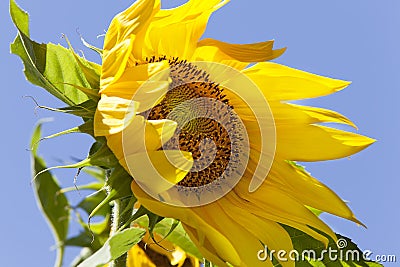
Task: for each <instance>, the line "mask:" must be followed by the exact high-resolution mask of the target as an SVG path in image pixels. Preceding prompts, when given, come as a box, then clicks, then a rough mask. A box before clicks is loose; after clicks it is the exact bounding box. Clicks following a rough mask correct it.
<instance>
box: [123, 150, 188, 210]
mask: <svg viewBox="0 0 400 267" xmlns="http://www.w3.org/2000/svg"><path fill="white" fill-rule="evenodd" d="M125 160H126V162H127V166H128V168H129V172H130V174H131V175H132V177H133V178H134V179H135V180H136V182H138V183H140V185H141V186H142V187H143V188H145V190H146V192H149V193H150V194H152V195H158V194H161V193H163V192H164V191H166V190H168V189H169V188H171V187H172V186H174V185H175V184H177V183H178V182H180V181H181V180H182V179H183V178H184V177H185V176H186V175H187V173H188V172H189V171H190V169H191V168H192V166H193V158H192V154H191V153H189V152H185V151H180V150H160V151H148V152H143V153H136V154H131V155H128V156H126V157H125ZM143 204H144V203H143Z"/></svg>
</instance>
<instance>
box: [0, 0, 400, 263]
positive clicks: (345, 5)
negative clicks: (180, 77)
mask: <svg viewBox="0 0 400 267" xmlns="http://www.w3.org/2000/svg"><path fill="white" fill-rule="evenodd" d="M182 2H184V1H164V3H163V5H164V6H165V7H171V6H174V5H177V4H180V3H182ZM18 3H19V5H20V6H22V7H23V8H24V9H25V10H27V11H28V12H29V14H30V17H31V37H32V38H33V39H34V40H36V41H39V42H53V43H61V44H63V45H65V41H64V40H63V39H61V38H60V36H61V33H65V34H66V35H67V36H68V37H69V39H70V40H71V41H72V43H73V45H74V47H75V48H76V50H80V49H82V50H83V51H84V53H85V56H86V57H87V58H89V59H91V60H94V61H97V62H99V57H97V56H96V55H95V54H94V53H93V52H91V51H89V50H87V49H85V48H84V47H83V46H82V45H81V43H80V41H79V36H78V34H77V31H79V32H80V33H81V34H82V35H83V36H84V37H85V38H86V40H87V41H89V42H91V43H93V44H95V45H97V46H99V47H101V46H102V40H103V39H102V38H97V35H99V34H102V33H104V31H105V30H106V29H107V27H108V24H109V23H110V21H111V19H112V17H113V16H114V15H115V14H116V13H117V12H119V11H122V10H123V9H124V8H126V7H128V6H129V5H130V4H131V2H130V1H93V0H86V1H76V0H73V1H50V0H35V1H28V0H19V1H18ZM0 25H1V26H0V33H1V38H0V59H1V60H0V77H1V79H0V81H1V98H2V101H1V105H0V108H1V113H0V114H1V125H2V126H1V131H0V134H1V138H0V140H1V164H2V170H1V184H0V187H1V193H0V203H1V204H2V210H1V215H0V216H1V218H0V232H1V236H0V238H1V242H0V255H1V258H0V262H1V263H0V265H1V266H8V267H14V266H17V267H19V266H39V267H41V266H52V264H53V262H54V259H55V253H54V251H51V250H50V247H51V246H52V245H53V244H54V242H53V239H52V236H51V233H50V231H49V229H48V227H47V225H46V222H45V221H44V219H43V218H42V215H41V213H40V212H39V210H38V208H37V206H36V203H35V199H34V196H33V192H32V187H31V185H30V179H31V176H30V162H29V161H30V158H29V152H28V151H26V149H27V148H29V145H28V144H29V138H30V135H31V132H32V128H33V126H34V125H35V123H36V121H37V120H39V119H40V118H44V117H54V118H55V120H54V121H53V122H51V123H47V124H45V126H44V131H45V133H47V134H49V133H54V132H57V131H60V130H63V129H67V128H69V127H72V126H74V125H77V124H78V123H79V120H77V119H76V118H74V117H71V116H68V115H64V116H60V115H59V114H54V113H51V112H48V111H44V110H38V111H37V114H35V105H34V103H33V102H32V101H31V100H30V99H27V98H23V96H24V95H31V96H33V97H34V98H35V99H36V100H37V101H38V102H39V103H40V104H42V105H47V106H52V107H59V106H61V103H60V102H58V101H56V100H54V99H53V97H52V96H50V95H49V94H47V93H46V92H45V91H44V90H43V89H41V88H39V87H35V86H32V85H31V84H29V83H28V82H26V81H25V78H24V76H23V73H22V64H21V61H20V60H19V59H18V58H17V57H16V56H14V55H10V54H9V43H10V42H11V41H12V40H13V38H14V36H15V33H16V30H15V28H14V27H13V25H12V23H11V20H10V18H9V15H8V3H7V1H5V0H3V1H1V3H0ZM399 26H400V1H398V0H380V1H374V0H369V1H365V0H352V1H348V0H331V1H320V0H307V1H296V0H291V1H289V0H280V1H266V0H257V1H256V0H251V1H248V0H247V1H245V0H236V1H235V0H234V1H232V2H231V3H229V4H228V5H226V6H225V7H224V8H223V9H222V10H219V11H218V12H216V13H215V14H214V15H213V16H212V18H211V20H210V23H209V26H208V28H207V31H206V33H205V36H207V37H215V38H218V39H221V40H224V41H228V42H236V43H246V42H255V41H263V40H268V39H275V40H276V46H277V47H288V50H287V52H286V53H285V54H284V55H283V56H282V57H280V58H279V59H277V60H276V62H279V63H282V64H286V65H289V66H291V67H296V68H299V69H302V70H306V71H310V72H314V73H317V74H321V75H326V76H331V77H335V78H341V79H346V80H351V81H353V84H352V85H351V86H350V87H349V88H348V89H346V90H344V91H342V92H339V93H337V94H335V95H331V96H328V97H323V98H320V99H315V100H307V101H306V102H304V103H307V104H313V105H317V106H322V107H327V108H332V109H334V110H336V111H339V112H341V113H343V114H345V115H347V116H348V117H349V118H351V119H352V120H353V121H354V122H355V123H356V124H357V125H358V127H359V132H360V133H362V134H366V135H368V136H371V137H373V138H376V139H377V140H378V142H377V143H375V144H374V145H373V146H372V147H370V148H368V149H367V150H365V151H363V152H361V153H360V154H357V155H355V156H352V157H351V159H342V160H336V161H330V162H323V163H312V164H307V169H308V170H309V171H310V172H311V173H312V174H313V175H314V176H316V177H318V178H319V179H321V180H322V181H323V182H325V183H326V184H328V185H329V186H330V187H331V188H333V189H334V190H335V191H336V192H337V193H338V194H339V195H340V196H341V197H342V198H343V199H345V200H348V201H349V205H350V206H351V207H352V209H353V210H354V212H355V214H356V215H357V216H358V218H359V219H360V220H361V221H363V222H364V223H365V224H366V225H367V226H368V229H364V228H362V227H358V226H356V225H355V224H353V223H351V222H347V221H345V220H342V219H337V218H334V217H333V216H323V218H324V219H325V220H326V221H327V222H328V223H329V224H330V225H331V226H332V227H333V228H334V230H335V231H337V232H339V233H343V234H345V235H347V236H349V237H351V238H352V239H353V240H355V241H356V242H357V243H358V244H359V246H360V248H362V249H369V250H371V251H373V252H374V255H377V254H395V255H396V256H397V259H398V261H400V246H399V239H400V232H399V228H398V225H399V221H400V215H399V204H400V201H399V200H400V197H399V195H400V194H399V185H400V182H399V175H398V171H397V170H398V169H397V168H398V165H399V160H400V156H399V153H400V142H399V129H400V126H399V115H400V109H399V103H398V99H399V96H400V91H399V89H400V88H399V85H400V81H399V79H400V75H399V73H400V52H399V48H400V37H399V36H400V31H399V28H400V27H399ZM90 142H91V140H90V138H89V137H86V136H83V135H82V136H79V135H74V136H65V137H60V138H59V139H56V140H48V141H45V142H43V143H42V144H41V148H40V152H41V154H42V155H44V156H45V157H46V160H47V161H48V162H49V165H55V164H58V162H59V161H60V160H62V161H65V160H67V161H71V156H72V157H78V158H83V157H84V156H85V154H86V153H87V150H88V146H89V144H90ZM74 173H75V171H56V172H55V174H56V175H57V176H58V178H59V179H60V180H61V182H62V185H63V186H72V183H73V176H74ZM80 179H81V180H80V182H82V183H84V182H85V181H86V180H85V179H87V178H85V177H84V176H82V177H81V178H80ZM299 190H301V188H299ZM70 196H71V197H72V198H74V199H77V198H78V197H79V196H78V193H76V192H73V193H72V195H71V194H70ZM72 232H73V233H74V232H76V229H73V231H72ZM67 252H68V253H67V259H66V264H65V265H66V266H68V263H69V262H70V261H71V260H72V258H73V257H74V255H75V254H76V253H77V252H78V250H76V249H69V250H68V251H67ZM397 264H398V263H397ZM397 264H385V266H397Z"/></svg>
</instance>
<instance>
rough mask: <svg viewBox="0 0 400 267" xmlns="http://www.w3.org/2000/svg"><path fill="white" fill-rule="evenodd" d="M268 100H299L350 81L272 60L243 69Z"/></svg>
mask: <svg viewBox="0 0 400 267" xmlns="http://www.w3.org/2000/svg"><path fill="white" fill-rule="evenodd" d="M243 73H244V74H246V75H247V76H248V77H250V79H252V80H253V81H254V82H255V83H256V84H257V86H258V87H259V88H260V90H261V91H262V92H263V94H264V95H265V97H266V98H267V99H268V100H298V99H306V98H313V97H319V96H324V95H328V94H331V93H334V92H337V91H340V90H342V89H343V88H345V87H346V86H348V85H349V84H350V83H349V82H346V81H341V80H336V79H331V78H327V77H323V76H318V75H315V74H311V73H308V72H304V71H301V70H296V69H293V68H289V67H286V66H283V65H280V64H276V63H271V62H262V63H257V64H255V65H254V66H252V67H250V68H248V69H245V70H243Z"/></svg>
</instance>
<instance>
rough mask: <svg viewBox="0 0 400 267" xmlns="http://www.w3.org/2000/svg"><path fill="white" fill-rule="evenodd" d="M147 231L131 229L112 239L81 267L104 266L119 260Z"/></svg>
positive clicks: (80, 265)
mask: <svg viewBox="0 0 400 267" xmlns="http://www.w3.org/2000/svg"><path fill="white" fill-rule="evenodd" d="M145 233H146V230H144V229H141V228H130V229H126V230H124V231H122V232H119V233H117V234H115V235H114V236H112V237H110V238H109V239H108V240H107V241H106V243H105V244H104V246H103V247H102V248H100V249H99V250H98V251H96V252H95V253H94V254H93V255H92V256H90V257H89V258H87V259H86V260H85V261H84V262H82V263H81V264H79V265H78V266H79V267H97V266H103V265H104V264H107V263H109V262H110V261H112V260H115V259H117V258H119V257H120V256H121V255H123V254H124V253H126V252H127V251H128V250H129V249H131V248H132V247H133V246H134V245H136V244H137V243H139V241H140V240H142V238H143V236H144V234H145Z"/></svg>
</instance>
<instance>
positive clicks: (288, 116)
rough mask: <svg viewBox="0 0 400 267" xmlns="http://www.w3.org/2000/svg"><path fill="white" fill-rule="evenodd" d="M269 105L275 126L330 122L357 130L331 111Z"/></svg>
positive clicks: (275, 102)
mask: <svg viewBox="0 0 400 267" xmlns="http://www.w3.org/2000/svg"><path fill="white" fill-rule="evenodd" d="M269 105H270V107H271V110H272V113H273V116H274V120H275V123H276V124H277V125H294V124H298V125H301V124H303V125H304V124H314V123H326V122H332V123H340V124H347V125H350V126H352V127H354V128H356V129H357V127H356V126H355V125H354V123H353V122H352V121H350V120H349V119H348V118H346V117H345V116H343V115H342V114H339V113H337V112H335V111H332V110H328V109H323V108H317V107H309V106H301V105H295V104H290V103H281V102H278V101H270V102H269Z"/></svg>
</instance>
